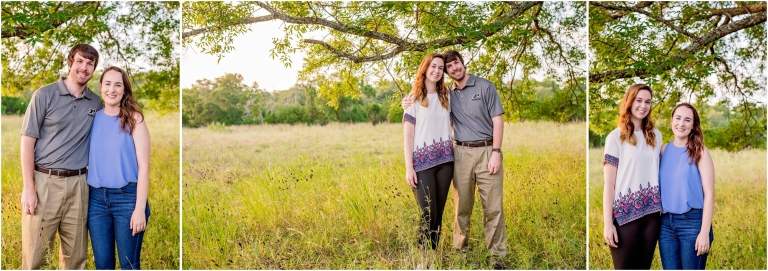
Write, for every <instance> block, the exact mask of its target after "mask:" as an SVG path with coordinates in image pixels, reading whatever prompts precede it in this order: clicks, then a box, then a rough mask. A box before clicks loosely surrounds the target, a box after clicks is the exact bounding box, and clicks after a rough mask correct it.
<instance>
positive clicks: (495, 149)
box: [491, 148, 501, 154]
mask: <svg viewBox="0 0 768 271" xmlns="http://www.w3.org/2000/svg"><path fill="white" fill-rule="evenodd" d="M491 152H498V153H499V154H501V148H493V149H491Z"/></svg>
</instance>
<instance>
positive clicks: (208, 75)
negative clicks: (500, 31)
mask: <svg viewBox="0 0 768 271" xmlns="http://www.w3.org/2000/svg"><path fill="white" fill-rule="evenodd" d="M282 24H283V22H282V21H269V22H260V23H255V24H251V25H250V27H251V31H249V32H247V33H245V34H243V35H240V36H237V37H235V38H234V39H233V43H232V46H234V48H235V49H234V50H233V51H231V52H229V53H226V54H225V55H224V57H222V58H221V62H219V63H216V61H217V57H215V56H212V55H208V54H204V53H202V52H201V51H200V49H199V48H197V47H195V46H194V45H192V44H190V45H189V46H188V47H187V48H182V55H181V87H182V88H189V87H191V86H192V84H194V83H195V81H197V80H200V79H204V78H205V79H210V80H213V79H215V78H217V77H221V76H223V75H224V74H225V73H239V74H241V75H242V76H243V83H244V84H246V85H249V86H250V85H251V84H253V82H254V81H255V82H257V83H259V88H261V89H263V90H266V91H270V92H271V91H275V90H286V89H288V88H290V87H291V86H293V85H294V84H296V80H297V74H298V71H299V70H300V69H301V67H302V65H304V57H305V56H306V54H304V53H303V52H301V51H297V52H296V53H293V54H291V55H290V57H291V59H292V66H291V67H290V68H286V67H285V66H284V65H283V63H282V62H280V60H279V59H272V58H271V57H270V56H269V55H270V52H269V51H270V50H271V49H272V48H273V44H272V39H273V38H282V37H283V35H284V33H283V29H282ZM585 32H586V31H585ZM257 33H258V34H257ZM304 38H315V39H322V38H323V34H322V33H314V34H312V33H309V34H305V35H304ZM584 40H586V38H585V39H584ZM584 47H586V44H585V45H584ZM542 65H546V63H544V62H542ZM580 66H581V67H582V69H586V62H584V63H581V65H580ZM543 70H544V69H542V71H538V72H535V73H534V74H532V77H533V78H535V79H537V80H542V79H543V78H544V77H546V74H545V73H544V71H543ZM469 72H472V71H471V70H470V71H469ZM516 77H519V75H518V76H516Z"/></svg>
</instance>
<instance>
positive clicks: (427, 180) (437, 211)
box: [413, 162, 453, 249]
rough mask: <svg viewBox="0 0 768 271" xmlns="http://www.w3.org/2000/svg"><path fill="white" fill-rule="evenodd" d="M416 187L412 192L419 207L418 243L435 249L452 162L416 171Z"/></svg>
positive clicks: (438, 237)
mask: <svg viewBox="0 0 768 271" xmlns="http://www.w3.org/2000/svg"><path fill="white" fill-rule="evenodd" d="M416 178H417V179H418V182H417V183H416V188H414V189H413V194H414V195H415V196H416V202H417V203H418V204H419V207H421V218H420V219H419V235H418V240H419V245H420V246H422V247H424V248H430V249H436V248H437V244H438V243H439V242H440V225H442V224H443V210H445V201H446V200H447V199H448V188H450V187H451V180H452V179H453V162H449V163H445V164H440V165H437V166H435V167H432V168H429V169H426V170H423V171H419V172H416Z"/></svg>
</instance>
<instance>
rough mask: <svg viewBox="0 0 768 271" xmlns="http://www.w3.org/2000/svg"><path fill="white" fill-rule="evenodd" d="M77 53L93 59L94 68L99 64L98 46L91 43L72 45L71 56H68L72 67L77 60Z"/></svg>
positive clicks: (68, 61) (68, 62)
mask: <svg viewBox="0 0 768 271" xmlns="http://www.w3.org/2000/svg"><path fill="white" fill-rule="evenodd" d="M77 53H80V55H81V56H83V57H85V58H87V59H90V60H92V61H93V67H94V69H96V66H98V65H99V51H96V48H93V46H91V45H89V44H85V43H81V44H78V45H75V47H72V50H69V56H67V65H68V66H69V67H72V62H75V54H77Z"/></svg>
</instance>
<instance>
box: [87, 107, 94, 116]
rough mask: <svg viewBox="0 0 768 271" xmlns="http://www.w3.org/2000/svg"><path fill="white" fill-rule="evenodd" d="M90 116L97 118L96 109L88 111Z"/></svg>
mask: <svg viewBox="0 0 768 271" xmlns="http://www.w3.org/2000/svg"><path fill="white" fill-rule="evenodd" d="M88 116H91V117H94V116H96V109H93V108H89V109H88Z"/></svg>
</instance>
